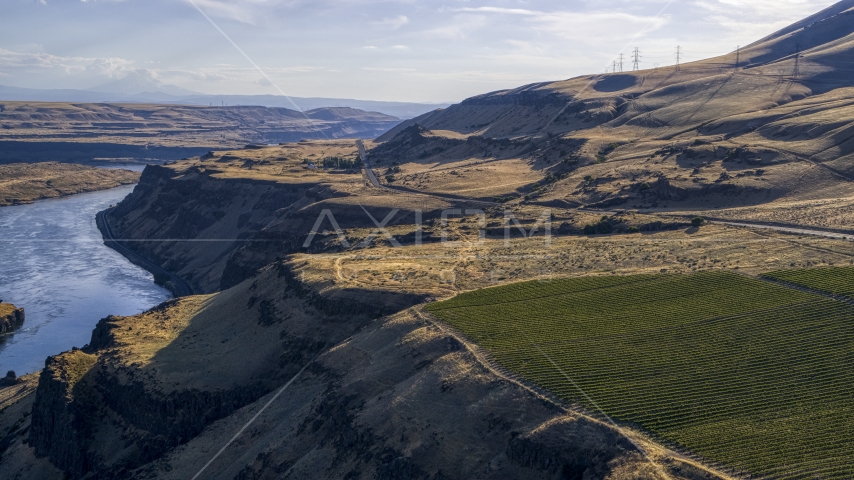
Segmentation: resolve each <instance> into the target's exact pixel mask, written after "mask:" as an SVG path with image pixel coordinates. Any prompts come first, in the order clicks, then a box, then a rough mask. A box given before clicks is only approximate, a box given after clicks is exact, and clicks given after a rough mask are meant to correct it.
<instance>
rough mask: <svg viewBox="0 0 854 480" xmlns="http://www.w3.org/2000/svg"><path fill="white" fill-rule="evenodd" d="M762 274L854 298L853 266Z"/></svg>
mask: <svg viewBox="0 0 854 480" xmlns="http://www.w3.org/2000/svg"><path fill="white" fill-rule="evenodd" d="M763 276H764V277H767V278H770V279H772V280H778V281H781V282H786V283H791V284H793V285H798V286H802V287H807V288H811V289H813V290H818V291H821V292H826V293H830V294H833V295H844V296H846V297H849V298H854V267H824V268H811V269H807V270H780V271H776V272H769V273H766V274H765V275H763Z"/></svg>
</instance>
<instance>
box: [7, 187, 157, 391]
mask: <svg viewBox="0 0 854 480" xmlns="http://www.w3.org/2000/svg"><path fill="white" fill-rule="evenodd" d="M132 190H133V187H132V186H126V187H119V188H115V189H112V190H106V191H102V192H94V193H84V194H80V195H73V196H70V197H65V198H59V199H53V200H44V201H39V202H36V203H34V204H32V205H21V206H14V207H2V208H0V299H2V300H3V301H4V302H8V303H14V304H15V305H16V306H18V307H23V308H24V309H25V311H26V320H25V322H24V326H23V327H22V328H21V329H20V330H18V331H17V332H15V333H14V334H13V335H9V336H6V337H2V338H0V372H2V373H0V376H2V375H5V373H6V371H7V370H14V371H15V372H16V373H17V374H18V375H22V374H25V373H31V372H35V371H37V370H40V369H42V368H43V367H44V361H45V358H47V357H48V356H50V355H56V354H57V353H60V352H63V351H66V350H70V349H71V347H82V346H83V345H85V344H87V343H89V339H90V337H91V333H92V329H93V328H94V327H95V324H96V323H97V322H98V320H99V319H101V318H103V317H106V316H107V315H134V314H137V313H140V312H143V311H145V310H147V309H149V308H151V307H153V306H155V305H157V304H159V303H160V302H163V301H164V300H167V299H168V298H170V294H169V292H168V291H167V290H165V289H163V288H161V287H158V286H157V285H155V284H154V280H153V278H152V276H151V274H149V273H148V272H146V271H145V270H143V269H141V268H139V267H137V266H136V265H134V264H132V263H130V262H129V261H128V260H127V259H125V258H124V257H123V256H121V255H119V254H118V253H116V252H115V251H114V250H112V249H109V248H107V247H106V246H104V244H103V242H102V240H101V233H100V232H99V231H98V228H97V227H96V226H95V214H96V213H97V212H99V211H101V210H104V209H105V208H107V207H109V206H110V205H112V204H115V203H118V202H120V201H121V200H122V199H123V198H124V197H125V196H127V195H128V194H129V193H130V192H131V191H132Z"/></svg>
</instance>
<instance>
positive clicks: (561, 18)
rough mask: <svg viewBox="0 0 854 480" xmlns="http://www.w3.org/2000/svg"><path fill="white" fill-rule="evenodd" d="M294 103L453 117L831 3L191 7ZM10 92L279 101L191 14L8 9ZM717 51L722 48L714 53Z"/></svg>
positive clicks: (516, 0)
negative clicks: (482, 101) (168, 93)
mask: <svg viewBox="0 0 854 480" xmlns="http://www.w3.org/2000/svg"><path fill="white" fill-rule="evenodd" d="M195 3H196V4H197V5H198V7H199V8H200V9H201V10H202V11H204V12H205V14H207V15H208V16H210V18H211V19H212V20H213V22H215V23H216V24H217V25H218V26H219V27H220V28H221V29H222V30H223V31H224V32H225V33H226V34H227V35H229V36H230V37H231V38H232V39H233V40H234V42H235V43H236V44H237V45H238V46H239V47H240V48H241V49H242V50H243V51H245V52H246V54H247V56H248V57H250V58H251V59H252V60H253V61H254V62H256V63H257V64H258V65H259V66H260V67H261V68H262V69H263V70H264V71H265V73H266V75H267V76H268V77H269V78H270V79H271V80H272V81H273V82H275V83H276V84H278V85H279V87H281V89H282V90H283V91H284V92H285V93H287V94H288V95H293V96H298V97H332V98H353V99H364V100H382V101H400V102H423V103H452V102H458V101H460V100H462V99H464V98H466V97H469V96H472V95H476V94H480V93H485V92H488V91H494V90H500V89H504V88H513V87H516V86H520V85H524V84H527V83H532V82H540V81H549V80H559V79H563V78H570V77H574V76H577V75H583V74H589V73H596V72H603V71H605V68H606V67H607V66H608V65H610V64H611V63H612V61H613V60H614V59H615V58H617V56H618V55H619V54H620V53H624V54H625V56H626V60H625V64H624V68H625V69H627V70H630V69H631V63H630V60H629V53H630V52H631V50H632V49H633V48H634V47H639V48H640V49H641V55H642V63H641V67H642V68H651V67H653V66H654V65H656V64H658V65H662V66H663V65H668V64H672V63H674V51H675V48H676V45H681V46H682V47H683V51H684V57H683V61H686V62H689V61H693V60H700V59H702V58H708V57H711V56H715V55H719V54H723V53H726V52H729V51H732V50H734V49H735V47H736V45H746V44H748V43H751V42H753V41H756V40H758V39H759V38H761V37H763V36H765V35H767V34H769V33H772V32H773V31H775V30H778V29H779V28H782V27H784V26H786V25H788V24H790V23H792V22H795V21H798V20H800V19H802V18H804V17H806V16H808V15H810V14H812V13H815V12H817V11H819V10H821V9H823V8H825V7H827V6H829V5H831V4H833V3H835V2H833V1H819V0H783V1H769V0H761V1H750V2H748V1H746V0H708V1H672V2H670V1H668V0H663V1H662V0H643V1H635V2H626V1H621V0H607V1H599V2H593V1H589V0H584V1H572V2H557V1H554V0H530V1H520V0H494V1H488V2H482V1H475V0H472V1H448V2H435V1H424V2H416V1H414V0H411V1H410V0H397V1H391V0H390V1H380V0H364V1H360V0H342V1H336V2H332V1H315V2H307V1H303V0H240V1H234V2H224V1H220V0H195ZM4 19H5V21H4V28H3V30H2V33H0V84H2V85H7V86H15V87H25V88H50V89H60V88H62V89H65V88H67V89H91V88H94V87H97V86H99V85H102V84H107V83H109V82H112V81H115V80H117V79H121V78H124V77H126V76H128V75H134V76H136V77H139V78H141V79H143V80H144V81H152V82H155V83H156V82H162V83H164V84H169V85H175V86H177V87H179V88H182V89H187V90H192V91H195V92H199V93H203V94H208V95H217V94H223V95H263V94H272V95H276V94H278V90H277V89H276V88H275V87H274V86H273V85H271V83H270V82H269V81H268V80H267V78H265V77H264V76H263V75H262V74H261V73H260V72H259V71H258V70H256V69H255V68H254V67H253V65H252V64H251V63H250V62H249V61H248V60H247V59H246V58H244V56H243V55H241V53H240V52H239V51H238V50H237V49H236V48H235V47H234V46H232V45H231V44H230V43H229V41H228V40H227V39H226V38H225V37H224V36H223V35H222V34H221V33H220V32H218V31H217V29H216V28H215V27H214V26H213V25H211V23H209V22H208V20H207V19H206V18H205V17H204V16H203V15H202V14H201V13H200V12H199V11H198V10H197V9H196V8H195V7H194V5H193V4H192V3H191V2H190V1H189V0H151V1H148V2H145V3H143V2H140V1H136V0H81V1H72V2H59V1H56V0H53V1H52V0H10V1H7V2H6V5H4ZM709 39H712V40H709Z"/></svg>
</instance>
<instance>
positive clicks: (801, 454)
mask: <svg viewBox="0 0 854 480" xmlns="http://www.w3.org/2000/svg"><path fill="white" fill-rule="evenodd" d="M544 294H545V295H547V296H544ZM429 310H431V311H432V312H433V313H434V314H435V315H437V316H438V317H439V318H441V319H443V320H445V321H448V322H449V323H451V324H453V325H455V326H456V327H458V328H460V329H461V330H462V331H463V332H464V333H466V334H467V335H469V336H470V337H471V338H473V339H474V340H475V341H477V342H479V343H480V344H481V345H483V346H484V347H486V348H487V349H489V350H490V351H491V352H492V353H493V355H494V356H495V358H496V359H497V360H498V361H499V362H501V363H502V364H504V365H505V366H507V367H508V368H510V369H512V370H513V371H515V372H517V373H519V374H521V375H523V376H525V377H527V378H530V379H532V380H534V381H535V382H537V383H539V384H540V385H542V386H544V387H546V388H548V389H550V390H551V391H553V392H555V393H557V394H558V395H560V396H562V397H563V398H565V399H567V400H569V401H571V402H576V403H580V404H583V405H585V406H586V407H588V408H591V409H595V408H596V407H595V405H594V404H593V403H592V402H596V404H597V405H599V406H601V407H602V409H603V410H604V411H605V412H606V413H607V414H609V415H611V416H613V417H614V418H617V419H618V420H621V421H624V422H630V423H635V424H639V425H640V426H642V427H643V428H645V429H647V430H649V431H651V432H652V433H653V434H655V435H656V436H658V437H659V438H661V439H663V440H665V441H666V442H669V443H673V444H676V445H679V446H682V447H685V448H688V449H690V450H691V451H693V452H696V453H699V454H700V455H703V456H705V457H709V458H711V459H713V460H714V461H718V462H723V463H725V464H727V465H729V466H731V467H733V468H735V469H738V470H742V469H743V470H746V471H748V472H750V473H752V474H754V475H762V476H765V475H768V476H773V477H774V478H798V475H799V474H801V473H807V472H809V473H810V474H813V475H821V476H822V478H840V479H841V478H850V477H851V475H852V474H854V470H852V467H851V465H852V458H854V448H852V446H851V445H852V440H854V437H852V432H854V424H852V420H851V419H852V413H854V402H852V400H851V396H850V394H848V393H847V385H850V383H851V381H852V380H854V375H852V373H851V349H850V344H851V341H852V340H854V324H852V323H851V322H850V319H851V318H852V317H854V307H852V306H851V305H849V304H846V303H842V302H837V301H833V300H829V299H826V298H824V297H820V296H817V295H812V294H808V293H804V292H799V291H795V290H791V289H788V288H785V287H781V286H777V285H773V284H770V283H766V282H762V281H759V280H754V279H750V278H748V277H743V276H739V275H736V274H732V273H703V274H696V275H691V276H664V275H663V276H645V277H623V278H608V277H606V278H591V279H576V280H562V281H558V282H555V283H553V284H548V285H547V286H545V289H544V288H543V285H542V284H540V283H536V282H531V283H527V284H520V285H511V286H508V287H499V288H495V289H486V290H481V291H478V292H474V293H471V294H465V295H461V296H459V297H456V298H455V299H453V300H450V301H448V302H443V303H439V304H435V305H433V306H431V307H429ZM552 361H553V362H554V364H553V363H552ZM556 367H559V368H556ZM569 379H572V381H570V380H569ZM573 382H576V383H577V385H578V387H579V388H580V389H582V390H583V391H584V393H585V394H586V395H589V398H588V397H587V396H586V395H582V394H581V393H580V390H579V388H576V387H575V386H574V385H573ZM591 400H592V402H591Z"/></svg>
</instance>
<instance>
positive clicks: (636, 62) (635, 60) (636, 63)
mask: <svg viewBox="0 0 854 480" xmlns="http://www.w3.org/2000/svg"><path fill="white" fill-rule="evenodd" d="M640 59H641V56H640V49H639V48H637V47H635V51H634V53H632V71H634V72H636V71H638V70H640Z"/></svg>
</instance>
